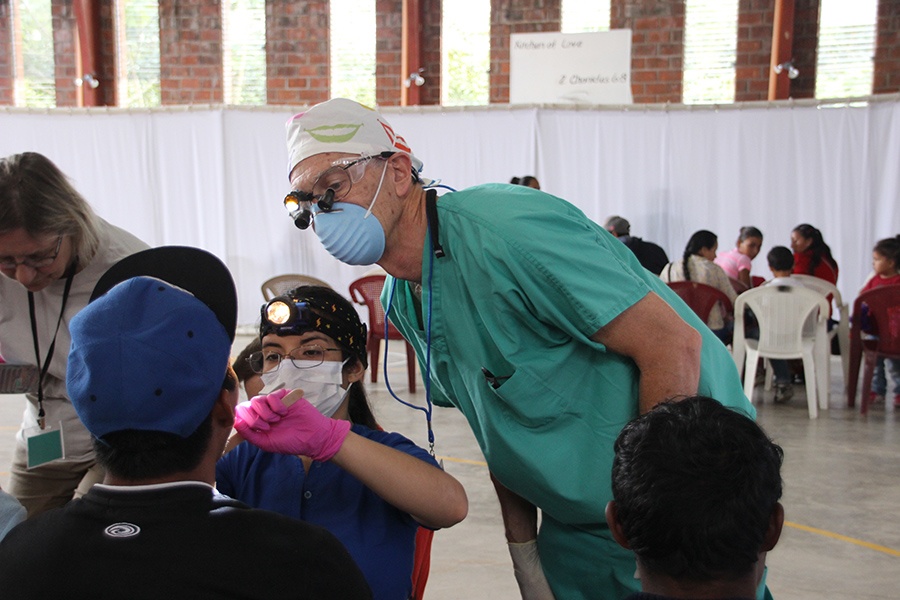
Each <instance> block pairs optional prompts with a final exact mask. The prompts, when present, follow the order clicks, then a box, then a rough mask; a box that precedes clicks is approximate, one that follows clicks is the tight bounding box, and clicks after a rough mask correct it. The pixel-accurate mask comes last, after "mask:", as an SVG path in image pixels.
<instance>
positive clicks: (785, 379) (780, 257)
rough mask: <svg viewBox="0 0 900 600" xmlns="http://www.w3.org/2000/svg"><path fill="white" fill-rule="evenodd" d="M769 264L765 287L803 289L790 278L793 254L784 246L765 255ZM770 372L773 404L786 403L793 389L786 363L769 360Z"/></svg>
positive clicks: (797, 281) (794, 278)
mask: <svg viewBox="0 0 900 600" xmlns="http://www.w3.org/2000/svg"><path fill="white" fill-rule="evenodd" d="M766 260H767V261H768V262H769V270H770V271H772V279H771V280H769V281H767V282H766V285H775V286H779V285H786V286H789V287H803V284H802V283H801V282H800V280H799V279H797V278H796V277H791V274H792V273H793V271H794V254H793V253H792V252H791V251H790V250H789V249H788V248H785V247H784V246H775V247H773V248H772V249H771V250H769V253H768V254H767V255H766ZM769 363H770V364H771V365H772V372H773V373H774V375H775V402H779V403H780V402H787V401H788V400H790V399H791V396H793V395H794V387H793V386H792V385H791V370H790V365H789V363H788V361H786V360H779V359H771V360H770V361H769Z"/></svg>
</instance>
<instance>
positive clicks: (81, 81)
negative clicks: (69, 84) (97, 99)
mask: <svg viewBox="0 0 900 600" xmlns="http://www.w3.org/2000/svg"><path fill="white" fill-rule="evenodd" d="M74 83H75V85H77V86H78V87H81V86H83V85H88V86H89V87H90V88H91V89H94V90H96V89H97V88H98V87H100V81H99V80H98V79H97V78H96V77H94V76H93V75H91V74H90V73H87V74H85V75H84V76H82V77H78V78H76V79H75V81H74Z"/></svg>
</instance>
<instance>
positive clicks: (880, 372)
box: [859, 235, 900, 407]
mask: <svg viewBox="0 0 900 600" xmlns="http://www.w3.org/2000/svg"><path fill="white" fill-rule="evenodd" d="M898 267H900V235H896V236H894V237H892V238H885V239H883V240H879V241H878V243H876V244H875V247H874V248H873V249H872V270H873V271H874V273H872V275H871V276H870V277H869V279H868V280H867V281H866V283H865V284H864V285H863V288H862V289H861V290H860V291H859V293H860V294H861V293H863V292H868V291H869V290H874V289H875V288H879V287H883V286H886V285H900V271H898ZM885 363H888V365H889V366H890V370H891V379H892V380H893V381H894V406H895V407H900V361H896V360H891V359H886V358H882V359H879V360H878V362H877V363H876V364H875V373H874V374H873V376H872V392H871V393H872V396H871V398H870V400H869V402H870V403H875V402H884V397H885V395H887V377H886V376H885Z"/></svg>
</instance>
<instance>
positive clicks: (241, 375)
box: [232, 337, 262, 383]
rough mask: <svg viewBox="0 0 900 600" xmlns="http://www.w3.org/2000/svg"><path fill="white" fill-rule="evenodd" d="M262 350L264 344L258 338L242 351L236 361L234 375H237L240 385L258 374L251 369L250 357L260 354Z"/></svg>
mask: <svg viewBox="0 0 900 600" xmlns="http://www.w3.org/2000/svg"><path fill="white" fill-rule="evenodd" d="M260 350H262V342H261V341H260V339H259V338H258V337H255V338H253V339H252V340H250V343H249V344H247V345H246V346H245V347H244V349H243V350H241V352H240V354H238V355H237V357H235V359H234V364H233V365H232V366H233V367H234V373H235V374H236V375H237V378H238V381H239V382H240V383H244V382H245V381H247V380H248V379H250V378H251V377H253V376H254V375H257V373H254V372H253V369H252V368H250V360H249V358H250V355H251V354H253V353H254V352H259V351H260Z"/></svg>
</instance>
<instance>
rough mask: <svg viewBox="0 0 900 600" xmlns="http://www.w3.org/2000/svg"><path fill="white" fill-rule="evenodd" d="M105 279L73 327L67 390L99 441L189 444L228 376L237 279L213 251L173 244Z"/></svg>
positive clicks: (113, 270)
mask: <svg viewBox="0 0 900 600" xmlns="http://www.w3.org/2000/svg"><path fill="white" fill-rule="evenodd" d="M164 274H165V275H169V277H168V278H167V279H164V278H163V277H161V275H164ZM107 275H109V277H107ZM107 275H104V277H102V278H101V280H100V281H99V282H98V284H97V288H96V289H95V291H94V294H93V296H92V298H93V300H92V301H91V302H90V303H89V304H88V305H87V306H86V307H85V308H84V309H83V310H81V311H80V312H79V313H78V314H77V315H75V317H74V318H73V319H72V322H71V325H70V331H71V336H72V344H71V347H70V350H69V363H68V368H67V372H66V387H67V389H68V392H69V397H70V399H71V401H72V404H73V406H74V407H75V410H76V412H77V413H78V416H79V418H80V419H81V421H82V422H83V423H84V425H85V427H87V429H88V431H90V432H91V434H93V435H94V437H97V438H99V439H101V440H102V439H103V437H104V436H105V435H107V434H109V433H113V432H116V431H124V430H129V429H132V430H141V431H160V432H166V433H173V434H175V435H178V436H179V437H182V438H184V437H187V436H189V435H190V434H192V433H193V432H194V431H195V430H196V429H197V427H198V426H199V425H200V424H201V423H202V422H203V421H204V420H205V419H206V417H207V416H209V414H210V412H211V411H212V408H213V406H214V404H215V402H216V399H217V398H218V397H219V394H220V392H221V390H222V384H223V382H224V379H225V373H226V371H227V368H228V363H229V359H230V355H231V345H232V341H233V339H234V330H235V322H236V314H237V297H236V292H235V289H234V281H233V280H232V278H231V274H230V273H229V272H228V269H227V267H225V265H224V264H223V263H222V262H221V261H219V259H217V258H216V257H215V256H213V255H211V254H209V253H208V252H205V251H203V250H200V249H198V248H188V247H173V246H169V247H163V248H154V249H151V250H146V251H144V252H140V253H138V254H135V255H132V256H130V257H127V258H125V259H123V260H122V261H120V262H119V263H116V265H114V266H113V267H112V268H111V269H110V271H109V272H108V273H107ZM172 279H175V280H176V281H171V280H172ZM205 298H208V299H210V300H212V301H213V305H210V304H209V303H207V302H206V301H205V300H204V299H205Z"/></svg>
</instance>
